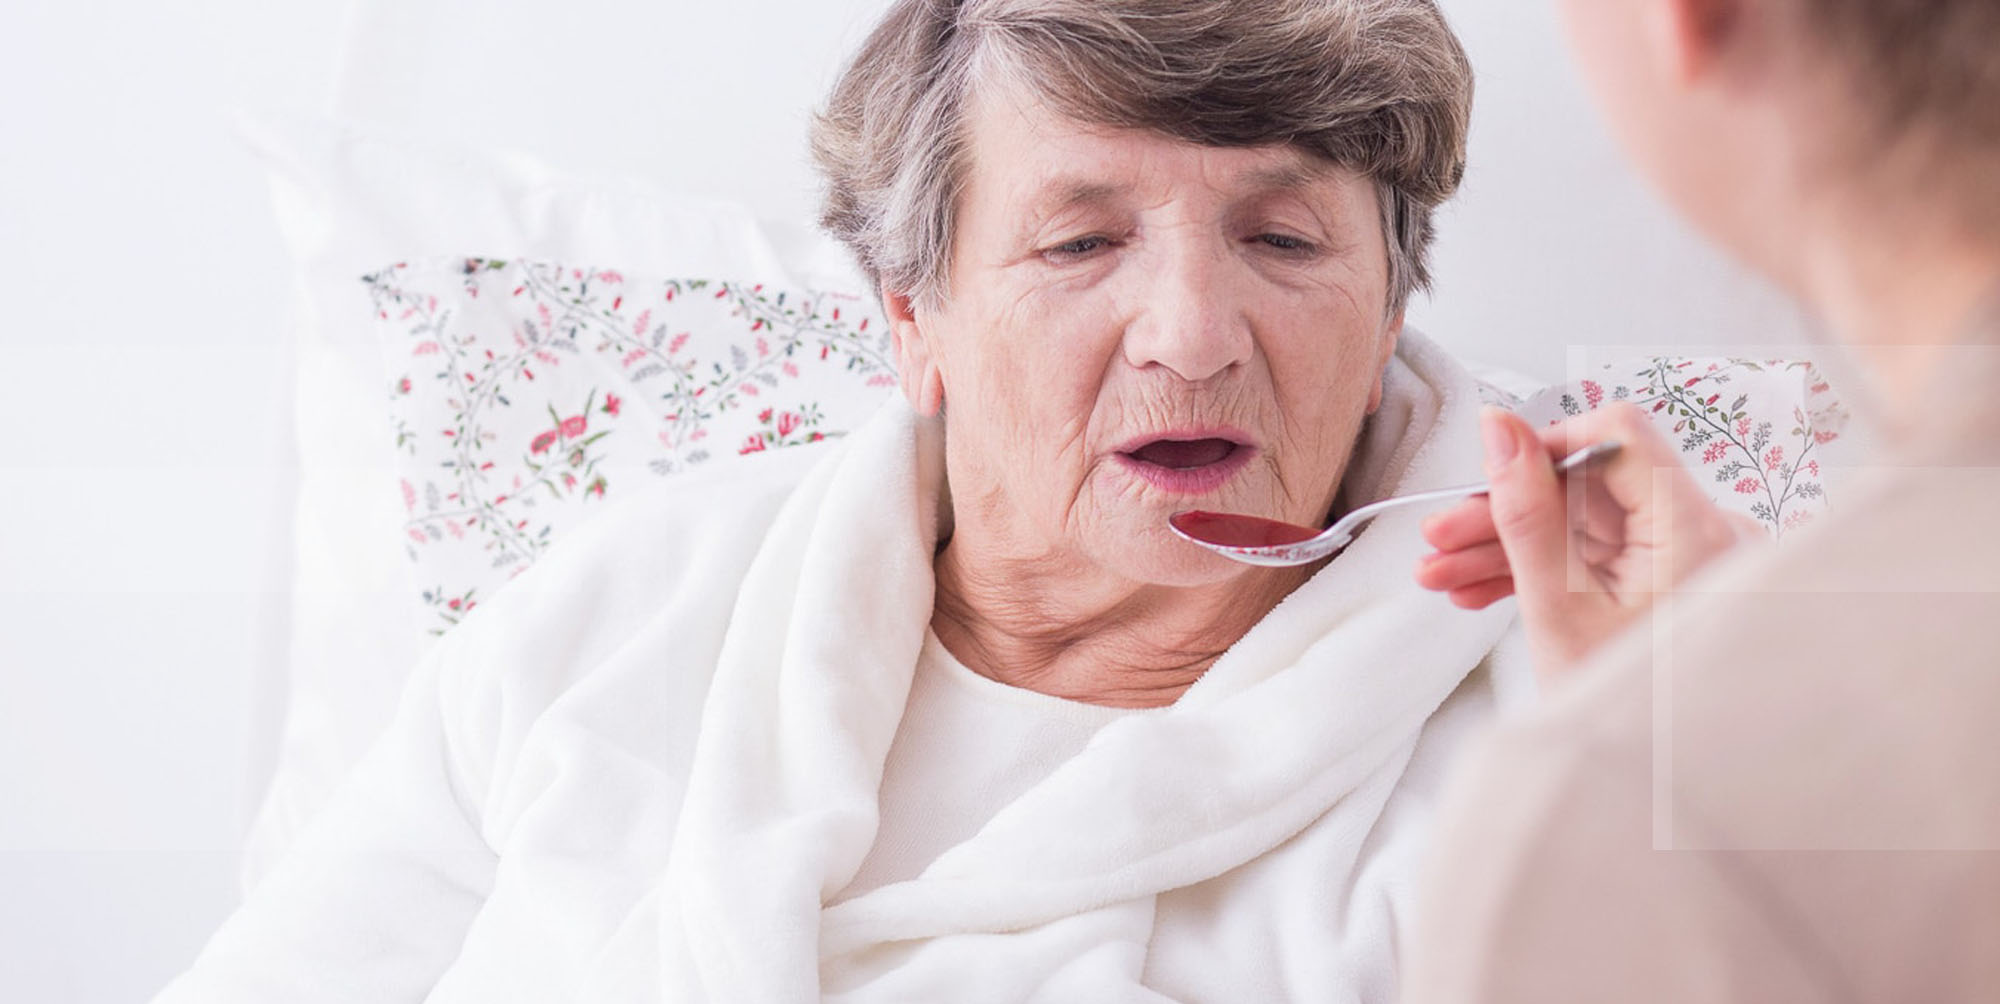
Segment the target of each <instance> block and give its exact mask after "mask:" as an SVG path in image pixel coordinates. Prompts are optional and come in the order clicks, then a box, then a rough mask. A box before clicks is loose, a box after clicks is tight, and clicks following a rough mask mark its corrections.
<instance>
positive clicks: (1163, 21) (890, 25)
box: [812, 0, 1472, 314]
mask: <svg viewBox="0 0 2000 1004" xmlns="http://www.w3.org/2000/svg"><path fill="white" fill-rule="evenodd" d="M996 73H1005V74H1006V75H1007V77H1009V78H1010V79H1014V80H1020V81H1026V82H1029V83H1030V85H1031V87H1032V89H1033V91H1034V92H1035V93H1037V94H1038V95H1039V96H1041V97H1042V98H1044V99H1046V100H1048V101H1050V102H1051V104H1052V105H1053V106H1054V107H1055V108H1057V109H1058V110H1059V111H1061V112H1062V113H1063V114H1065V115H1068V116H1070V117H1072V118H1075V119H1077V120H1079V121H1083V122H1088V123H1091V124H1093V125H1103V126H1111V127H1116V128H1135V129H1146V130H1150V131H1153V132H1157V133H1161V134H1164V135H1167V136H1171V137H1174V138H1176V139H1182V140H1187V141H1189V142H1192V143H1199V144H1202V145H1205V146H1216V147H1248V146H1264V145H1274V144H1287V145H1291V146H1294V147H1297V148H1300V149H1303V150H1305V151H1307V152H1309V153H1311V154H1313V155H1315V156H1317V157H1320V158H1323V159H1325V160H1328V161H1331V162H1333V163H1335V164H1338V165H1340V166H1342V167H1346V168H1348V169H1350V170H1354V171H1356V172H1358V173H1361V174H1363V175H1365V176H1367V177H1369V178H1371V179H1372V180H1373V181H1374V182H1375V186H1376V196H1377V201H1378V202H1379V203H1380V205H1381V211H1382V228H1383V236H1384V238H1385V240H1386V243H1387V244H1388V258H1389V261H1388V273H1389V289H1388V303H1389V310H1390V312H1391V314H1395V313H1398V312H1400V311H1401V310H1402V309H1403V307H1404V305H1405V304H1406V303H1407V302H1408V301H1409V297H1410V294H1411V293H1412V292H1413V291H1415V290H1418V289H1425V288H1428V286H1429V284H1430V269H1429V249H1430V243H1431V238H1432V233H1433V230H1432V222H1431V217H1432V213H1433V211H1434V210H1435V209H1436V208H1437V207H1438V206H1439V205H1440V204H1441V203H1443V202H1444V201H1445V200H1446V199H1448V198H1450V197H1451V195H1452V193H1453V192H1454V191H1456V190H1457V188H1458V183H1459V181H1460V179H1461V178H1462V177H1463V176H1464V173H1465V141H1466V132H1467V129H1468V127H1469V121H1470V117H1471V106H1472V67H1471V64H1470V63H1469V62H1468V61H1467V59H1466V57H1465V51H1464V50H1463V49H1462V48H1461V47H1460V46H1459V43H1458V39H1457V38H1456V37H1455V36H1454V35H1453V34H1452V32H1451V29H1450V27H1449V26H1448V25H1446V23H1445V20H1444V16H1443V14H1442V13H1440V12H1439V10H1438V8H1437V4H1436V3H1435V0H1122V2H1106V0H897V3H896V4H895V5H894V6H893V7H891V8H890V10H889V13H888V14H887V15H886V16H885V17H884V18H883V20H882V23H881V24H880V25H878V26H877V27H876V28H875V31H874V32H873V33H872V34H871V35H870V36H869V37H868V40H867V41H866V42H865V43H864V44H863V45H862V47H861V50H860V52H859V53H857V54H856V55H855V57H854V61H853V62H852V63H851V64H850V65H849V66H848V68H847V70H846V71H845V72H844V73H843V74H842V75H841V77H840V80H839V82H838V83H836V84H835V85H834V89H833V94H832V96H831V97H830V98H829V99H828V101H827V105H826V108H825V109H824V110H823V111H822V112H821V113H820V114H819V116H818V117H817V119H816V121H815V122H814V124H813V133H812V150H813V157H814V159H815V160H816V161H817V162H818V164H819V167H820V170H821V172H822V173H824V174H825V176H826V181H827V190H826V198H825V202H824V205H823V209H822V212H821V217H820V222H821V223H822V224H823V225H824V226H825V227H826V228H827V230H828V231H830V232H831V233H832V234H833V235H834V236H835V237H837V238H839V239H840V240H841V241H842V242H843V243H845V244H846V245H847V247H848V248H849V249H851V250H852V251H853V253H854V255H855V257H856V258H857V259H859V261H860V264H861V267H862V269H863V271H864V272H866V273H867V275H868V277H869V279H870V280H871V281H873V282H874V283H875V285H876V287H877V289H878V290H888V291H892V292H896V293H901V294H906V295H911V296H914V297H916V298H918V299H919V300H929V301H931V302H935V301H936V300H937V299H941V298H942V296H943V294H944V291H945V289H946V288H947V287H948V286H949V276H948V275H947V264H948V260H949V256H950V250H951V243H952V234H953V226H954V211H955V209H956V203H957V196H958V193H959V192H960V191H961V189H962V188H963V186H964V183H965V176H966V170H967V165H966V163H965V161H966V155H965V154H966V147H967V145H968V137H967V130H966V122H965V118H966V114H967V108H968V106H969V105H970V104H971V101H970V98H971V95H972V90H973V88H974V86H975V85H977V84H979V83H982V82H983V81H984V80H986V79H988V78H990V77H991V76H993V75H994V74H996Z"/></svg>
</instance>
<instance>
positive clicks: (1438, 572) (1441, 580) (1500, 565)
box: [1417, 540, 1512, 591]
mask: <svg viewBox="0 0 2000 1004" xmlns="http://www.w3.org/2000/svg"><path fill="white" fill-rule="evenodd" d="M1511 574H1512V571H1511V570H1510V569H1509V568H1508V565H1507V552H1506V550H1505V549H1504V548H1502V547H1501V546H1500V542H1499V541H1497V540H1494V541H1488V542H1487V543H1484V544H1478V545H1475V546H1472V547H1468V548H1464V549H1462V550H1457V551H1439V552H1437V553H1435V554H1431V555H1429V556H1427V557H1425V558H1424V560H1423V562H1422V563H1421V564H1419V565H1418V566H1417V584H1418V585H1420V586H1423V587H1424V588H1425V589H1431V590H1438V591H1446V590H1452V589H1457V588H1460V587H1462V586H1469V585H1472V584H1473V583H1477V582H1485V581H1487V580H1488V579H1495V578H1500V577H1503V576H1510V575H1511Z"/></svg>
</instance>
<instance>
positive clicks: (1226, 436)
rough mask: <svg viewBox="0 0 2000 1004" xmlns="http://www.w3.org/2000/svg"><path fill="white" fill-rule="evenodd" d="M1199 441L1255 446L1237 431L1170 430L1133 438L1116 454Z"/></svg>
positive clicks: (1245, 435)
mask: <svg viewBox="0 0 2000 1004" xmlns="http://www.w3.org/2000/svg"><path fill="white" fill-rule="evenodd" d="M1201 439H1221V440H1227V441H1228V442H1231V443H1235V444H1236V445H1237V446H1238V447H1246V446H1247V447H1252V448H1255V447H1256V445H1257V444H1256V443H1255V442H1253V441H1251V439H1250V437H1249V436H1248V435H1247V434H1245V433H1244V432H1242V431H1241V430H1238V429H1170V430H1168V431H1166V432H1149V433H1147V434H1145V435H1143V436H1135V437H1133V438H1131V439H1128V440H1126V441H1125V442H1123V443H1121V444H1119V446H1118V447H1117V448H1116V452H1118V453H1123V454H1132V453H1137V452H1138V451H1139V450H1141V449H1143V448H1145V447H1146V446H1147V445H1149V444H1151V443H1158V442H1162V441H1167V442H1176V443H1192V442H1194V441H1196V440H1201Z"/></svg>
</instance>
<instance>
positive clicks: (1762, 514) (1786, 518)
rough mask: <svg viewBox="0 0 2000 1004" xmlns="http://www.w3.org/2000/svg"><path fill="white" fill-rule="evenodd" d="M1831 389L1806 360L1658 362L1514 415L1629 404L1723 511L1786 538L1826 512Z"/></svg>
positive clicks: (1834, 432)
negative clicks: (1823, 466)
mask: <svg viewBox="0 0 2000 1004" xmlns="http://www.w3.org/2000/svg"><path fill="white" fill-rule="evenodd" d="M1607 387H1608V388H1609V389H1608V390H1607ZM1832 390H1833V389H1832V388H1831V387H1830V386H1828V385H1827V382H1826V381H1825V380H1824V379H1823V378H1821V376H1820V375H1819V372H1818V370H1816V369H1815V368H1814V367H1813V366H1812V365H1811V364H1809V363H1804V362H1797V361H1786V360H1775V359H1774V360H1751V359H1707V358H1670V357H1654V358H1650V359H1646V360H1644V361H1642V362H1640V363H1637V364H1629V363H1628V364H1616V365H1612V366H1605V367H1602V368H1601V369H1600V371H1599V372H1597V373H1595V374H1593V378H1591V379H1582V380H1578V381H1574V382H1572V383H1569V384H1564V385H1560V386H1556V387H1551V388H1548V389H1547V390H1544V391H1542V392H1540V393H1538V394H1536V395H1534V396H1533V397H1530V398H1529V399H1528V400H1527V401H1525V402H1523V403H1522V404H1521V406H1520V408H1519V410H1520V412H1521V414H1522V415H1524V416H1526V417H1527V418H1528V419H1529V420H1530V421H1539V422H1543V423H1547V424H1553V423H1555V422H1559V421H1561V420H1562V419H1564V418H1566V417H1569V416H1573V415H1580V414H1582V413H1584V412H1585V411H1593V410H1596V409H1597V408H1600V407H1602V406H1603V405H1604V404H1605V402H1606V401H1607V400H1609V401H1630V402H1632V403H1633V404H1635V405H1637V406H1639V407H1640V408H1641V409H1643V410H1644V411H1645V412H1646V414H1647V415H1649V416H1650V417H1651V418H1652V419H1653V422H1654V424H1655V425H1656V426H1658V427H1659V429H1660V431H1661V432H1662V433H1665V434H1666V435H1667V436H1668V437H1669V438H1670V439H1672V440H1673V441H1675V442H1676V443H1678V444H1679V446H1680V449H1681V454H1682V458H1683V460H1684V461H1685V462H1686V463H1687V465H1688V466H1689V467H1690V468H1692V469H1694V470H1695V471H1696V472H1697V473H1698V474H1702V475H1706V476H1707V477H1708V478H1709V480H1710V482H1711V483H1712V484H1714V485H1715V489H1714V490H1713V491H1711V492H1710V495H1711V497H1712V498H1714V499H1715V501H1716V502H1717V503H1718V504H1719V505H1721V506H1723V507H1724V508H1726V509H1731V510H1734V511H1737V512H1741V513H1743V514H1745V515H1747V516H1750V517H1752V518H1754V519H1756V520H1757V521H1758V522H1759V523H1760V524H1762V525H1764V526H1765V527H1766V528H1767V529H1769V530H1770V531H1771V533H1772V535H1773V536H1778V537H1782V536H1783V535H1784V534H1785V533H1787V532H1789V531H1791V530H1795V529H1797V528H1798V527H1801V526H1804V525H1805V524H1807V523H1809V522H1811V521H1812V520H1813V519H1814V518H1815V517H1816V516H1817V515H1818V514H1819V513H1820V512H1822V511H1824V509H1825V508H1826V487H1825V485H1824V483H1823V481H1822V480H1821V474H1820V462H1819V458H1818V456H1816V454H1817V453H1818V452H1819V451H1821V450H1822V449H1823V448H1824V447H1825V446H1826V445H1827V444H1829V443H1832V442H1834V441H1835V440H1837V439H1839V438H1840V433H1841V430H1842V429H1843V428H1844V427H1845V425H1846V422H1847V413H1846V411H1845V409H1844V408H1843V407H1842V406H1841V404H1840V402H1839V401H1838V400H1837V399H1836V398H1835V397H1834V396H1833V394H1832ZM1725 399H1727V403H1724V402H1725Z"/></svg>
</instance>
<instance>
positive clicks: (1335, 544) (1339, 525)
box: [1167, 442, 1619, 568]
mask: <svg viewBox="0 0 2000 1004" xmlns="http://www.w3.org/2000/svg"><path fill="white" fill-rule="evenodd" d="M1618 450H1619V444H1618V443H1615V442H1604V443H1593V444H1591V445H1590V446H1586V447H1584V448H1583V449H1581V450H1578V451H1576V452H1575V453H1572V454H1570V455H1569V456H1567V457H1564V458H1562V460H1561V461H1559V462H1558V463H1557V464H1556V473H1558V474H1567V473H1568V472H1570V471H1573V470H1575V469H1577V468H1579V467H1582V466H1584V465H1585V464H1594V463H1597V462H1599V461H1601V460H1607V459H1609V458H1611V457H1613V456H1616V455H1617V454H1618ZM1488 487H1489V486H1488V484H1487V483H1486V482H1480V483H1479V484H1476V485H1464V486H1461V487H1458V488H1440V489H1438V490H1436V491H1428V492H1417V493H1415V494H1412V495H1400V496H1397V497H1396V498H1390V499H1383V500H1382V501H1380V502H1375V503H1371V504H1369V505H1365V506H1362V507H1361V508H1359V509H1356V510H1354V511H1353V512H1350V513H1348V514H1347V515H1345V516H1342V517H1341V518H1340V519H1339V520H1338V521H1336V522H1335V523H1334V524H1333V525H1332V526H1330V527H1327V528H1326V529H1324V530H1316V529H1314V528H1312V527H1306V526H1294V525H1293V524H1291V523H1280V522H1278V521H1277V520H1274V519H1264V518H1262V517H1258V516H1234V515H1230V514H1227V513H1219V512H1202V511H1200V510H1191V511H1188V512H1177V513H1175V514H1173V516H1171V517H1169V518H1168V520H1167V525H1168V526H1171V527H1173V530H1174V532H1175V533H1177V534H1180V535H1181V536H1182V537H1184V538H1186V539H1187V540H1189V541H1191V542H1193V543H1196V544H1199V545H1201V546H1202V547H1205V548H1208V549H1209V550H1211V551H1214V552H1215V553H1217V554H1220V555H1222V556H1223V557H1225V558H1230V559H1232V560H1235V561H1240V562H1242V563H1244V564H1246V565H1263V566H1266V567H1270V568H1285V567H1289V566H1292V565H1308V564H1311V563H1313V562H1315V561H1318V560H1319V559H1321V558H1324V557H1326V556H1327V555H1330V554H1333V553H1334V552H1336V551H1338V550H1340V549H1341V548H1343V547H1346V546H1347V545H1348V544H1349V543H1351V542H1353V540H1354V534H1355V533H1356V532H1357V531H1359V530H1360V529H1361V527H1362V526H1363V525H1364V524H1366V523H1367V522H1368V521H1369V520H1371V519H1374V518H1375V517H1377V516H1380V515H1382V514H1383V513H1384V512H1387V511H1389V510H1390V509H1395V508H1398V507H1401V506H1406V505H1420V504H1423V503H1426V502H1447V501H1452V500H1455V499H1462V498H1467V497H1469V496H1473V495H1484V494H1486V491H1487V489H1488Z"/></svg>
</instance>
